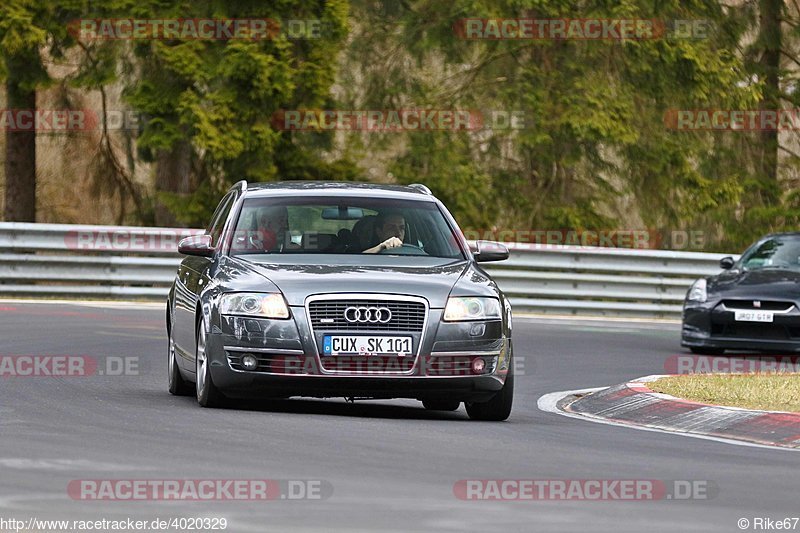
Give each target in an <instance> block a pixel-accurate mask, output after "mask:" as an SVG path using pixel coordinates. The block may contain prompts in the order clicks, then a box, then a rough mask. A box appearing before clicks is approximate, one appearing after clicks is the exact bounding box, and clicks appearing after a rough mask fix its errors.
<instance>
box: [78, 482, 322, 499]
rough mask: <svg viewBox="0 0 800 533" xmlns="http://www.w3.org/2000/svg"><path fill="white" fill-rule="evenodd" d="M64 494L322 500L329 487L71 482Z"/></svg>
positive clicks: (306, 484) (317, 484) (82, 496)
mask: <svg viewBox="0 0 800 533" xmlns="http://www.w3.org/2000/svg"><path fill="white" fill-rule="evenodd" d="M67 494H68V496H69V497H70V498H71V499H73V500H98V501H130V500H143V501H147V500H166V501H237V500H238V501H269V500H324V499H327V498H330V497H331V495H332V494H333V486H332V485H331V484H330V482H328V481H324V480H320V479H73V480H72V481H70V482H69V483H68V485H67Z"/></svg>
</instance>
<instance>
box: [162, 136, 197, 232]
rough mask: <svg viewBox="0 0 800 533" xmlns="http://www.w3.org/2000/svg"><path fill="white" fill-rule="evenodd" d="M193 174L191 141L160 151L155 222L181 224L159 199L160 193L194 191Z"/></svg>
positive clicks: (167, 224)
mask: <svg viewBox="0 0 800 533" xmlns="http://www.w3.org/2000/svg"><path fill="white" fill-rule="evenodd" d="M194 181H196V180H195V179H193V176H192V146H191V144H189V141H186V140H182V141H178V142H177V143H175V145H174V146H173V147H172V149H171V150H169V151H167V150H163V151H160V152H159V153H158V156H157V159H156V198H155V222H156V225H157V226H179V225H180V224H179V223H178V221H177V219H176V218H175V215H174V214H173V213H172V212H170V210H169V208H168V207H167V206H166V205H164V204H163V203H162V202H161V200H160V199H159V194H158V193H162V192H166V193H177V194H187V195H188V194H189V193H191V192H194V188H195V186H196V184H195V183H194Z"/></svg>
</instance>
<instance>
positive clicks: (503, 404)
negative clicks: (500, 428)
mask: <svg viewBox="0 0 800 533" xmlns="http://www.w3.org/2000/svg"><path fill="white" fill-rule="evenodd" d="M513 403H514V374H513V373H512V372H511V371H510V370H509V373H508V377H507V378H506V382H505V384H504V385H503V388H502V389H500V390H499V391H498V392H497V394H495V395H494V396H493V397H492V399H491V400H489V401H488V402H484V403H465V404H464V406H465V407H466V408H467V414H468V415H469V417H470V418H471V419H472V420H485V421H490V422H501V421H503V420H505V419H507V418H508V417H509V415H510V414H511V406H512V404H513Z"/></svg>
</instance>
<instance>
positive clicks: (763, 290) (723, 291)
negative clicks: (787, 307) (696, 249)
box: [708, 268, 800, 300]
mask: <svg viewBox="0 0 800 533" xmlns="http://www.w3.org/2000/svg"><path fill="white" fill-rule="evenodd" d="M708 292H709V293H719V294H720V296H724V297H725V298H729V297H730V298H760V299H775V300H785V299H787V298H788V299H792V300H797V299H800V272H798V271H796V270H790V269H788V268H765V269H758V270H744V271H742V270H732V271H730V272H725V273H723V274H720V275H719V276H716V277H714V278H711V279H710V280H709V285H708Z"/></svg>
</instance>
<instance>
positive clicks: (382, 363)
mask: <svg viewBox="0 0 800 533" xmlns="http://www.w3.org/2000/svg"><path fill="white" fill-rule="evenodd" d="M322 368H324V369H325V370H330V371H336V372H352V373H354V374H362V373H369V372H387V373H390V372H410V371H411V369H412V368H414V358H413V357H383V356H361V355H345V356H334V357H323V358H322Z"/></svg>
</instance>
